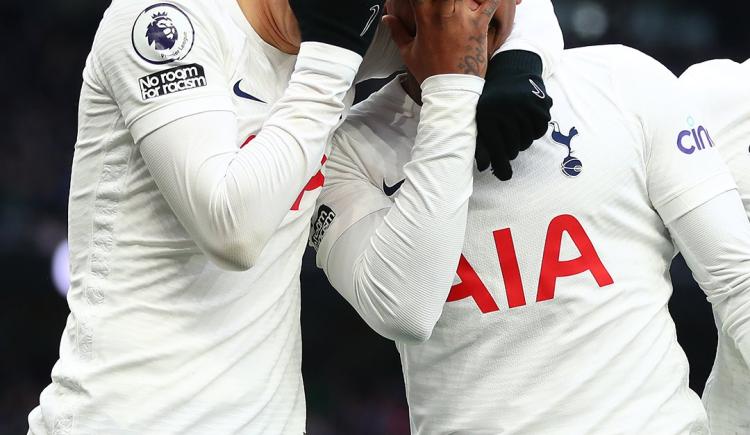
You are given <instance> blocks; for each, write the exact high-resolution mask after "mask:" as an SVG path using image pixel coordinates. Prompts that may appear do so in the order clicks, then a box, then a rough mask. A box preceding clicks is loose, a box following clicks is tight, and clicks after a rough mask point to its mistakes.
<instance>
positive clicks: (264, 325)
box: [29, 0, 559, 435]
mask: <svg viewBox="0 0 750 435" xmlns="http://www.w3.org/2000/svg"><path fill="white" fill-rule="evenodd" d="M471 3H472V4H473V5H474V6H476V7H479V6H480V3H484V2H480V3H475V2H471ZM490 3H493V4H494V3H495V2H490ZM547 3H548V1H542V0H539V1H538V2H537V4H542V6H544V4H547ZM380 6H381V4H380V3H378V1H377V0H346V1H342V2H334V1H331V0H291V1H290V2H287V1H285V0H239V1H236V0H174V1H169V2H156V1H145V0H115V1H114V2H113V3H112V5H111V6H110V8H109V9H108V10H107V12H106V13H105V16H104V18H103V20H102V22H101V24H100V27H99V30H98V32H97V35H96V37H95V40H94V43H93V48H92V51H91V54H90V56H89V58H88V60H87V62H86V68H85V70H84V73H83V88H82V91H81V99H80V114H79V134H78V142H77V144H76V149H75V155H74V162H73V171H72V172H73V175H72V181H71V193H70V208H69V226H70V227H69V239H70V250H71V269H72V270H71V272H72V281H71V288H70V292H69V294H68V303H69V305H70V309H71V314H70V316H69V318H68V322H67V326H66V328H65V331H64V332H63V336H62V340H61V345H60V359H59V361H58V362H57V363H56V365H55V367H54V369H53V371H52V384H51V385H50V386H48V387H47V388H46V389H45V390H44V392H43V393H42V394H41V398H40V405H39V407H37V408H36V409H34V410H33V411H32V412H31V414H30V416H29V425H30V433H34V434H45V433H50V434H92V433H100V434H117V433H137V434H143V433H159V434H170V433H181V434H182V433H198V434H206V433H211V434H224V433H249V434H279V433H284V434H297V435H298V434H301V433H302V432H303V430H304V427H305V401H304V392H303V384H302V378H301V373H300V358H301V355H300V325H299V309H300V308H299V304H300V294H299V286H300V284H299V270H300V262H301V256H302V252H303V250H304V248H305V245H306V240H307V234H308V231H309V221H310V217H311V214H312V212H313V209H314V204H315V199H316V196H317V194H318V192H319V190H320V189H319V188H320V186H321V184H322V183H321V180H322V177H321V176H320V175H317V174H318V171H319V169H320V167H321V161H322V160H324V151H325V147H326V144H327V143H328V138H329V135H330V133H331V131H332V130H333V129H334V127H335V126H336V125H337V124H338V123H339V120H340V118H341V117H342V116H344V115H346V111H347V108H348V106H349V103H350V102H351V101H352V98H353V90H352V84H353V83H355V82H357V81H359V80H361V79H364V78H367V77H371V76H377V75H387V74H390V73H391V72H392V71H393V70H394V69H395V68H396V67H398V66H400V65H401V60H400V59H399V57H398V53H397V51H396V49H395V46H394V45H393V44H392V43H391V42H390V34H389V31H388V29H387V28H385V27H383V26H378V24H379V20H378V17H379V15H380V13H381V7H380ZM550 8H551V7H550ZM483 10H484V9H483ZM533 18H534V20H531V21H528V23H529V26H524V24H523V22H521V23H519V29H518V31H520V32H522V34H521V36H519V37H517V38H516V40H517V44H518V45H519V47H517V48H518V49H520V48H524V47H525V48H527V49H533V48H534V47H545V46H546V45H547V43H546V42H544V41H545V40H548V39H549V38H550V37H552V38H553V39H555V38H556V35H558V33H559V28H558V27H557V26H556V25H555V26H554V27H553V26H551V25H548V26H547V27H548V29H549V31H548V32H547V33H545V32H534V31H532V32H531V34H529V33H528V31H530V30H531V29H535V28H536V27H537V26H539V25H542V24H543V23H550V22H551V21H552V22H554V16H553V15H552V19H549V18H546V17H545V16H538V17H533ZM535 20H540V21H541V23H537V22H536V21H535ZM480 27H481V26H480ZM523 32H527V33H523ZM480 34H481V32H480ZM537 34H538V37H537V36H536V35H537ZM373 39H374V42H372V43H371V41H372V40H373ZM524 44H526V45H524ZM556 46H557V42H556V40H553V41H552V42H551V44H550V47H553V50H552V51H553V52H555V50H556ZM368 47H369V48H368ZM471 47H473V46H471ZM537 51H538V52H539V54H540V56H541V57H542V58H543V59H547V57H548V56H547V55H546V54H545V52H544V50H537ZM390 53H393V54H390ZM363 56H364V58H365V60H363ZM506 77H507V75H506ZM508 82H511V83H512V82H513V80H506V81H505V82H504V83H508ZM525 83H526V84H527V85H529V86H530V84H529V82H528V81H525ZM500 84H501V85H503V86H504V84H503V82H502V81H501V83H500ZM488 86H489V85H488ZM524 95H525V93H524ZM500 147H501V146H500Z"/></svg>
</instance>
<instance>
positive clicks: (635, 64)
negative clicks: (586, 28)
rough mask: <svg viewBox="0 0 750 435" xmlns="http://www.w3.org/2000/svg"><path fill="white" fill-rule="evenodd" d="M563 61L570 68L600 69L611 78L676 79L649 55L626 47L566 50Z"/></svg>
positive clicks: (599, 46) (596, 46)
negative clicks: (644, 76) (659, 77)
mask: <svg viewBox="0 0 750 435" xmlns="http://www.w3.org/2000/svg"><path fill="white" fill-rule="evenodd" d="M563 59H564V62H565V64H566V65H568V66H569V67H577V68H578V69H591V68H598V69H600V70H601V71H606V72H607V73H608V75H611V76H624V77H630V78H632V77H633V75H632V74H633V73H637V75H636V77H638V76H643V75H661V76H666V77H669V78H672V79H673V78H675V76H674V74H672V73H671V72H670V71H669V70H668V69H667V68H666V67H665V66H664V65H663V64H662V63H661V62H659V61H658V60H656V59H654V58H653V57H651V56H649V55H648V54H646V53H644V52H642V51H640V50H637V49H635V48H632V47H628V46H626V45H619V44H612V45H595V46H588V47H580V48H572V49H568V50H565V52H564V53H563Z"/></svg>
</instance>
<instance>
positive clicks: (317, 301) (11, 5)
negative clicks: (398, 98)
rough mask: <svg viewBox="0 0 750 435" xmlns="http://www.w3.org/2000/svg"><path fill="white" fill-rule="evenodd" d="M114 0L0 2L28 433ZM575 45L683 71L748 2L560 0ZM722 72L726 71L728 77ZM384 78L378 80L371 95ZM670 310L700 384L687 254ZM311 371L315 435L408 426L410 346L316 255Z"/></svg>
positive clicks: (13, 345) (8, 202)
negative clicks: (405, 375)
mask: <svg viewBox="0 0 750 435" xmlns="http://www.w3.org/2000/svg"><path fill="white" fill-rule="evenodd" d="M108 4H109V2H107V1H104V0H98V1H93V0H65V1H63V0H38V1H13V2H10V1H3V2H2V5H0V41H2V44H1V45H0V84H1V86H0V102H2V103H1V104H0V113H1V114H2V116H0V131H1V132H2V135H0V151H1V154H0V272H1V273H2V274H1V275H0V282H2V285H0V434H21V433H26V415H27V414H28V412H29V411H30V410H31V409H32V408H33V407H34V406H36V404H37V403H38V396H39V393H40V392H41V390H42V389H43V387H44V386H46V385H47V383H48V382H49V376H50V369H51V367H52V365H53V363H54V361H55V360H56V358H57V349H58V345H59V339H60V334H61V332H62V330H63V326H64V324H65V318H66V316H67V313H68V309H67V305H66V303H65V300H64V298H63V297H62V296H61V295H60V294H59V293H58V292H57V291H56V289H55V285H54V280H53V277H52V274H51V270H52V267H51V263H52V258H53V256H54V252H55V250H56V249H57V248H58V247H59V246H60V243H61V242H62V241H63V240H64V238H65V233H66V213H67V210H66V206H67V193H68V181H69V178H70V164H71V159H72V154H73V145H74V143H75V134H76V110H77V102H78V93H79V89H80V84H81V71H82V68H83V64H84V60H85V57H86V54H87V53H88V50H89V47H90V44H91V41H92V38H93V35H94V32H95V30H96V27H97V24H98V22H99V19H100V17H101V15H102V13H103V11H104V9H105V8H106V7H107V5H108ZM555 5H556V9H557V12H558V16H559V18H560V21H561V24H562V27H563V30H564V32H565V37H566V45H567V46H568V47H574V46H580V45H591V44H601V43H623V44H627V45H631V46H634V47H636V48H638V49H641V50H643V51H645V52H646V53H648V54H650V55H652V56H654V57H656V58H657V59H659V60H661V61H662V62H664V63H665V64H666V65H667V66H668V67H669V68H670V69H672V71H674V72H675V73H676V74H679V73H681V72H682V71H683V70H684V69H685V68H686V67H687V66H689V65H691V64H693V63H696V62H699V61H703V60H707V59H712V58H723V57H729V58H733V59H735V60H744V59H746V58H748V57H750V30H748V28H747V24H746V18H747V16H748V14H750V3H749V2H746V1H740V0H734V1H714V2H707V1H703V0H637V1H628V2H623V1H618V0H606V1H605V0H600V1H592V0H557V1H555ZM716 80H721V77H716ZM374 87H377V84H370V85H368V86H365V87H363V88H362V89H361V91H362V92H361V94H360V95H366V93H367V92H368V91H370V90H372V89H373V88H374ZM673 276H674V279H675V295H674V297H673V300H672V303H671V308H672V311H673V314H674V316H675V318H676V319H677V322H678V330H679V338H680V341H681V343H682V345H683V346H684V347H685V348H686V351H687V352H688V355H689V357H690V360H691V364H692V372H691V386H692V387H693V388H694V389H695V390H696V391H699V392H700V391H702V388H703V385H704V382H705V378H706V376H707V374H708V371H709V370H710V367H711V364H712V361H713V355H714V349H715V343H716V340H715V332H714V325H713V319H712V317H711V312H710V307H709V305H708V303H707V302H706V301H705V298H703V296H702V293H701V292H700V289H698V288H697V287H696V286H695V284H694V283H693V282H692V279H691V278H690V273H689V271H688V270H687V268H686V267H685V266H684V264H683V263H682V262H680V261H678V262H677V264H676V266H675V267H674V270H673ZM302 282H303V317H302V323H303V334H304V340H303V342H304V375H305V380H306V390H307V397H308V409H309V412H308V414H309V432H308V433H309V434H310V435H327V434H361V435H376V434H393V435H397V434H406V433H408V415H407V410H406V406H405V399H404V393H403V384H402V381H401V371H400V365H399V361H398V355H397V352H396V350H395V347H394V346H393V345H392V343H390V342H387V341H386V340H384V339H381V338H379V337H378V336H376V335H375V334H374V333H373V332H371V331H369V330H368V329H367V327H366V326H365V325H364V323H363V322H361V321H360V320H359V319H358V318H357V317H356V314H355V313H354V311H353V310H352V309H351V308H350V307H349V306H348V305H347V304H346V303H345V302H344V301H343V299H341V298H340V297H339V296H338V295H337V294H336V293H335V291H334V290H332V289H331V288H330V287H329V286H328V284H327V282H326V281H325V277H324V276H323V275H322V274H321V273H320V272H319V271H318V270H316V268H315V266H314V261H313V258H312V256H310V255H308V256H307V257H306V259H305V263H304V266H303V272H302Z"/></svg>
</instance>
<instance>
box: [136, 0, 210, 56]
mask: <svg viewBox="0 0 750 435" xmlns="http://www.w3.org/2000/svg"><path fill="white" fill-rule="evenodd" d="M131 39H132V41H133V49H135V52H136V53H137V54H138V56H139V57H140V58H141V59H143V60H145V61H146V62H148V63H152V64H156V65H163V64H167V63H170V62H174V61H177V60H182V59H184V58H185V57H186V56H187V55H188V53H190V50H191V49H192V48H193V43H194V42H195V29H194V28H193V23H192V22H191V21H190V18H188V16H187V14H185V12H183V11H182V10H181V9H180V8H178V7H177V6H175V5H173V4H169V3H158V4H155V5H152V6H149V7H148V8H146V10H144V11H143V12H141V14H140V15H138V18H137V19H136V20H135V24H133V34H132V35H131Z"/></svg>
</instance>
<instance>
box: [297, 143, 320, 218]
mask: <svg viewBox="0 0 750 435" xmlns="http://www.w3.org/2000/svg"><path fill="white" fill-rule="evenodd" d="M326 160H328V157H326V156H323V160H322V161H321V162H320V165H321V166H323V165H325V164H326ZM322 170H323V169H322V168H321V170H319V171H318V172H317V173H316V174H315V175H313V177H312V178H311V179H310V181H308V182H307V185H306V186H305V188H304V189H303V190H302V192H300V194H299V196H298V197H297V200H296V201H294V204H292V209H291V210H292V211H297V210H299V206H300V204H301V203H302V197H303V196H305V192H312V191H313V190H315V189H319V188H321V187H323V185H324V184H325V181H326V177H325V176H324V175H323V172H322Z"/></svg>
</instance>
